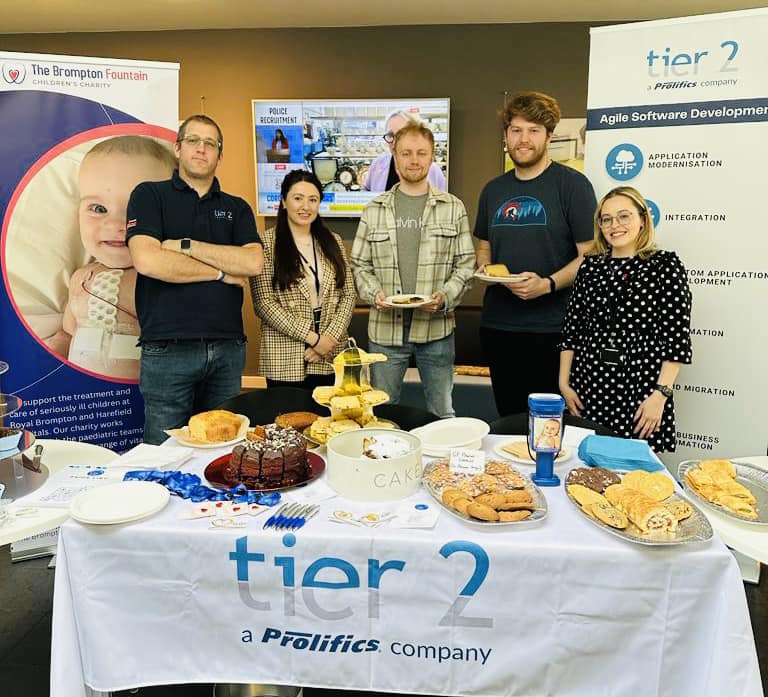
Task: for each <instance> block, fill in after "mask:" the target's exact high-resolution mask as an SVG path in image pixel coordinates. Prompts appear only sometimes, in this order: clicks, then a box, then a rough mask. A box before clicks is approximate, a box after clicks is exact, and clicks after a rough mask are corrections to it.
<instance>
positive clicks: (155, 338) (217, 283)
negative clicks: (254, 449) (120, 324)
mask: <svg viewBox="0 0 768 697" xmlns="http://www.w3.org/2000/svg"><path fill="white" fill-rule="evenodd" d="M174 148H175V153H176V157H177V158H178V169H177V170H176V171H175V172H174V173H173V176H172V178H171V179H169V180H166V181H161V182H144V183H142V184H139V185H138V186H137V187H136V188H135V189H134V191H133V193H132V194H131V198H130V201H129V203H128V223H127V225H126V227H127V231H128V232H127V238H128V246H129V248H130V250H131V256H132V257H133V261H134V266H135V267H136V270H137V271H138V278H137V281H136V309H137V312H138V316H139V324H140V326H141V337H140V339H139V343H140V344H141V349H142V351H141V377H140V379H139V389H140V391H141V394H142V396H143V397H144V442H146V443H154V444H159V443H161V442H163V440H165V438H166V436H165V434H164V432H163V431H164V430H166V429H170V428H178V427H180V426H183V425H185V424H186V423H187V421H188V420H189V417H190V416H191V415H192V414H195V413H197V412H200V411H206V410H209V409H213V408H215V407H216V406H218V405H219V404H221V403H222V402H224V401H226V400H227V399H229V398H231V397H234V396H236V395H237V394H239V393H240V381H241V376H242V373H243V367H244V365H245V334H244V333H243V319H242V304H243V285H244V284H245V283H246V282H247V279H248V277H249V276H255V275H257V274H259V273H261V270H262V267H263V261H264V258H263V250H262V246H261V239H260V238H259V235H258V233H257V232H256V224H255V221H254V217H253V211H252V210H251V208H250V206H249V205H248V204H247V203H246V202H245V201H244V200H243V199H241V198H239V197H237V196H231V195H230V194H227V193H224V192H223V191H222V190H221V187H220V185H219V180H218V179H217V178H216V176H215V172H216V168H217V167H218V165H219V162H220V161H221V155H222V148H223V136H222V133H221V129H220V128H219V126H218V124H217V123H216V122H215V121H214V120H213V119H211V118H210V117H208V116H204V115H199V114H198V115H195V116H190V117H189V118H188V119H186V120H185V121H184V122H183V123H182V124H181V127H180V128H179V132H178V137H177V140H176V144H175V146H174Z"/></svg>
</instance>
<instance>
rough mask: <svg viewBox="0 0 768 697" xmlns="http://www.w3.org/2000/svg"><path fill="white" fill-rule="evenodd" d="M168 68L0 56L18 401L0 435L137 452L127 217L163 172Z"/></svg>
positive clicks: (4, 312)
mask: <svg viewBox="0 0 768 697" xmlns="http://www.w3.org/2000/svg"><path fill="white" fill-rule="evenodd" d="M178 70H179V66H178V64H175V63H157V62H147V61H127V60H112V59H107V58H86V57H78V56H56V55H39V54H24V53H6V52H0V119H2V122H3V124H4V127H5V129H6V133H7V134H9V135H8V137H5V138H3V139H2V142H0V269H1V270H2V286H3V287H2V292H1V293H0V325H2V332H0V359H2V360H4V361H5V362H6V363H8V364H9V366H10V368H9V370H8V372H7V373H6V374H5V375H4V376H3V383H2V386H0V387H1V388H2V392H5V393H13V394H15V395H17V396H18V397H19V398H20V399H21V400H22V407H21V409H20V410H19V411H17V412H16V413H14V414H12V415H10V416H9V417H6V419H5V420H6V424H5V425H10V426H13V427H16V428H24V429H26V430H28V431H31V432H32V433H34V434H35V435H36V436H37V437H38V438H57V439H74V440H78V441H83V442H91V443H97V444H99V445H103V446H106V447H109V448H112V449H115V450H126V449H128V448H129V447H131V446H132V445H134V444H135V443H137V442H139V441H140V440H141V436H142V424H143V420H144V419H143V403H142V400H141V395H140V393H139V390H138V386H137V383H138V365H139V361H138V358H139V351H140V349H139V348H138V346H137V340H138V336H139V331H140V329H139V326H138V320H137V318H136V309H135V302H134V288H135V282H136V271H135V269H134V268H133V265H132V263H131V258H130V253H129V251H128V248H127V246H126V244H125V212H126V205H127V202H128V197H129V196H130V193H131V191H132V189H133V187H135V186H136V185H137V184H138V183H139V182H140V181H146V180H158V179H164V178H168V177H169V176H170V173H171V172H172V170H173V162H174V158H173V148H172V143H173V141H174V140H175V129H176V127H177V124H178ZM10 134H12V137H11V136H10Z"/></svg>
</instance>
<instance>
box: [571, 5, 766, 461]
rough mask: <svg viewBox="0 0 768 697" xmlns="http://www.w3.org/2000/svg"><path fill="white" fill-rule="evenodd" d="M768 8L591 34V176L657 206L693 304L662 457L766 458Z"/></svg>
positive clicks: (659, 226) (659, 224) (600, 190)
mask: <svg viewBox="0 0 768 697" xmlns="http://www.w3.org/2000/svg"><path fill="white" fill-rule="evenodd" d="M767 33H768V9H766V8H762V9H758V10H746V11H743V12H729V13H723V14H714V15H703V16H699V17H684V18H678V19H671V20H663V21H654V22H641V23H637V24H631V25H622V26H614V27H601V28H597V29H592V30H591V51H590V66H589V96H588V109H587V158H586V173H587V175H588V176H589V178H590V180H591V181H592V183H593V184H594V186H595V191H596V193H597V196H598V198H600V197H601V196H602V195H604V194H605V193H606V192H607V191H608V190H610V189H611V188H613V187H615V186H619V185H629V186H632V187H634V188H636V189H638V190H639V191H640V192H641V193H642V194H643V195H644V196H645V197H646V198H647V199H648V201H649V206H650V210H651V214H652V216H653V219H654V223H655V226H656V233H657V242H658V245H659V246H660V247H661V248H663V249H670V250H674V251H675V252H677V254H678V255H679V256H680V258H681V259H682V261H683V263H684V265H685V267H686V269H687V272H688V280H689V284H690V287H691V291H692V293H693V310H692V316H691V333H692V341H693V363H692V365H690V366H684V367H683V369H682V370H681V372H680V376H679V378H678V381H677V384H676V385H675V390H674V399H675V411H676V417H677V419H676V420H677V444H678V449H677V452H676V453H674V454H668V455H665V456H664V457H663V459H664V460H665V462H666V464H667V465H670V466H672V468H673V471H676V469H675V468H676V465H677V464H678V463H679V462H680V461H682V460H685V459H692V458H701V457H710V458H711V457H735V456H746V455H757V454H764V453H765V451H766V444H767V443H766V439H767V438H768V436H767V435H766V429H765V424H766V423H767V422H768V400H766V398H765V382H766V379H765V375H766V372H765V359H764V355H763V354H764V347H765V344H766V340H767V339H768V325H767V324H766V322H765V311H764V307H765V297H766V295H767V294H768V269H766V264H765V260H766V259H767V258H768V238H766V236H765V234H764V232H763V229H762V228H763V226H762V225H761V220H762V212H763V207H764V206H763V199H764V197H765V190H764V189H765V186H764V180H765V177H763V176H762V172H763V170H764V163H765V161H766V158H768V99H766V96H765V95H767V94H768V73H766V70H765V66H766V65H768V44H767V43H766V41H765V36H766V34H767Z"/></svg>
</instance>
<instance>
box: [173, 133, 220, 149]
mask: <svg viewBox="0 0 768 697" xmlns="http://www.w3.org/2000/svg"><path fill="white" fill-rule="evenodd" d="M179 142H184V143H186V144H187V145H189V146H190V147H193V148H196V147H197V146H198V145H200V143H202V144H203V145H204V146H205V147H206V148H208V150H218V149H219V148H220V147H221V143H220V142H219V141H218V140H214V139H213V138H201V137H200V136H184V137H183V138H179Z"/></svg>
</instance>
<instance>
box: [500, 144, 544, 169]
mask: <svg viewBox="0 0 768 697" xmlns="http://www.w3.org/2000/svg"><path fill="white" fill-rule="evenodd" d="M532 150H533V152H531V153H530V154H527V155H526V156H525V159H521V158H518V157H516V155H515V150H514V149H512V150H511V151H509V158H510V159H511V160H512V162H514V163H515V167H516V168H519V169H525V168H527V167H535V166H536V165H537V164H539V162H541V161H542V160H543V159H544V158H545V157H546V156H547V146H546V145H543V146H542V147H541V148H536V147H532Z"/></svg>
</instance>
